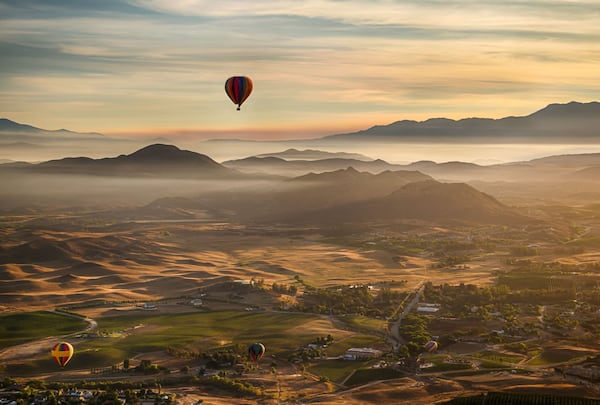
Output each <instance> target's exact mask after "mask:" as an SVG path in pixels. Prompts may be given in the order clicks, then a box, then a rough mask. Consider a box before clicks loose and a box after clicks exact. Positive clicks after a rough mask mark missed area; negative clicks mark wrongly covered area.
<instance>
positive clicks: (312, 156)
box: [254, 148, 374, 161]
mask: <svg viewBox="0 0 600 405" xmlns="http://www.w3.org/2000/svg"><path fill="white" fill-rule="evenodd" d="M254 157H257V158H266V157H277V158H280V159H286V160H322V159H354V160H362V161H369V160H374V159H371V158H370V157H368V156H365V155H362V154H360V153H347V152H325V151H322V150H316V149H305V150H298V149H294V148H290V149H287V150H284V151H283V152H273V153H262V154H260V155H256V156H254Z"/></svg>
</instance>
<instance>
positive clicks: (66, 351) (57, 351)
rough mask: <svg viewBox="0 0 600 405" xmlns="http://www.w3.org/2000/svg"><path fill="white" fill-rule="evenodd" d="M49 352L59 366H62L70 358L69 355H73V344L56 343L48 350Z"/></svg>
mask: <svg viewBox="0 0 600 405" xmlns="http://www.w3.org/2000/svg"><path fill="white" fill-rule="evenodd" d="M50 354H52V357H54V360H56V363H58V365H59V366H61V367H64V366H66V365H67V363H68V362H69V360H71V357H73V346H71V344H70V343H67V342H60V343H57V344H55V345H54V346H53V347H52V350H50Z"/></svg>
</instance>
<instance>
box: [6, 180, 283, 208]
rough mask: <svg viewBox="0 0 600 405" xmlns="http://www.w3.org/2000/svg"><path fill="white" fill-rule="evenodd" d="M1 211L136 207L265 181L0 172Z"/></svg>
mask: <svg viewBox="0 0 600 405" xmlns="http://www.w3.org/2000/svg"><path fill="white" fill-rule="evenodd" d="M0 183H2V188H1V189H0V209H16V208H28V207H43V208H51V207H53V206H56V207H78V206H85V207H90V208H93V207H99V208H100V207H101V208H106V207H111V206H139V205H146V204H149V203H151V202H153V201H155V200H157V199H160V198H165V197H201V196H206V195H209V194H214V193H222V192H229V191H232V192H233V191H239V192H248V191H252V190H258V189H264V190H268V189H270V188H271V187H273V185H274V184H275V182H274V181H268V180H243V181H242V180H197V179H169V178H166V179H165V178H158V179H157V178H144V177H102V176H86V175H56V174H23V175H18V176H15V175H12V174H8V173H0Z"/></svg>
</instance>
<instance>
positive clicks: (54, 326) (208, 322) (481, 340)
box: [0, 215, 600, 404]
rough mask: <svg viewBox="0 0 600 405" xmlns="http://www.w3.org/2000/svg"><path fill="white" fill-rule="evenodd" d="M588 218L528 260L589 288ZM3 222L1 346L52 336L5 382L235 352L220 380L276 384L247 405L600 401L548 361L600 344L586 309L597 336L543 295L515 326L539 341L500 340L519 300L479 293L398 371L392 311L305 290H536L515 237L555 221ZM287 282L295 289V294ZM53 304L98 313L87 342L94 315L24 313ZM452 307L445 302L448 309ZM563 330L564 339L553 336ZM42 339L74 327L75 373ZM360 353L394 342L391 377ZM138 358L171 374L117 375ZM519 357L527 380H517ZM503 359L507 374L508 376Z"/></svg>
mask: <svg viewBox="0 0 600 405" xmlns="http://www.w3.org/2000/svg"><path fill="white" fill-rule="evenodd" d="M577 221H578V222H577V223H578V225H579V227H578V228H577V229H576V230H574V231H573V232H572V234H567V233H564V234H562V233H561V236H560V238H557V240H553V241H551V242H545V243H543V244H542V245H541V246H540V247H539V248H537V249H536V251H535V252H529V251H527V253H528V256H524V257H523V258H522V259H524V260H530V261H533V262H536V263H550V262H556V263H561V264H563V265H565V266H592V267H590V269H591V270H590V269H588V270H585V271H583V270H580V271H582V274H581V275H574V274H571V273H572V272H573V271H571V269H572V267H568V268H566V270H564V271H563V272H562V273H560V275H559V274H558V273H557V274H556V275H555V276H556V277H559V279H560V280H561V281H560V282H561V283H565V285H567V284H568V285H574V286H575V288H579V289H581V291H582V292H585V293H586V294H592V293H593V291H594V290H593V286H594V285H595V284H594V283H597V282H598V280H599V279H600V275H599V274H598V272H596V271H595V270H593V265H594V264H595V263H597V262H598V259H599V258H600V256H599V255H600V253H598V252H600V247H597V246H596V242H595V241H596V239H595V238H596V237H597V235H596V232H597V231H596V229H597V226H598V225H599V224H598V223H597V219H594V218H591V217H589V216H584V217H583V218H579V219H578V220H577ZM559 225H560V224H559ZM559 225H557V228H558V227H559ZM560 226H562V225H560ZM0 232H1V233H2V236H3V242H2V243H3V245H2V247H3V249H4V250H3V251H2V255H3V256H2V258H3V260H2V263H1V264H0V269H1V270H2V274H3V275H4V277H3V278H2V279H1V280H0V304H1V305H2V312H3V314H2V315H1V316H0V328H3V329H1V330H4V331H5V332H4V333H2V337H3V339H4V340H3V341H2V344H3V347H8V346H12V345H14V344H17V343H22V342H24V341H23V340H20V339H24V337H25V336H26V337H27V340H30V339H33V340H35V339H38V338H39V339H41V340H38V341H34V342H31V343H26V342H25V343H22V344H23V346H15V347H10V348H7V349H5V350H3V351H2V352H0V359H2V360H3V366H4V368H3V369H0V372H2V373H4V374H3V375H8V376H12V377H19V378H39V379H44V380H46V381H79V380H83V379H85V380H92V381H94V380H102V379H113V380H119V379H125V380H128V381H144V380H147V379H149V378H150V379H152V378H160V379H161V380H164V381H165V384H166V385H168V384H169V381H176V380H177V379H178V378H190V377H192V376H198V374H199V373H200V370H201V369H203V368H204V367H206V362H207V357H201V354H202V353H204V354H205V356H211V355H216V353H224V352H227V351H231V352H232V353H235V355H236V356H237V357H236V362H238V366H237V367H238V368H239V367H243V368H244V370H243V371H241V372H240V371H238V369H236V368H235V367H233V366H224V367H223V368H222V369H221V372H223V373H225V375H227V376H228V378H232V379H239V380H240V381H244V382H248V383H249V384H254V385H255V386H256V387H260V389H261V390H262V392H263V393H264V394H263V397H262V398H252V397H248V399H247V403H257V404H258V403H261V404H265V403H276V402H275V401H276V400H277V398H279V399H280V400H282V401H288V402H291V403H293V401H296V400H298V399H299V398H300V395H301V397H302V398H303V400H306V401H307V402H310V403H323V404H326V403H331V404H334V403H386V402H390V401H395V400H400V399H402V400H410V401H411V403H415V404H418V403H423V404H425V403H428V404H429V403H434V402H435V401H440V400H443V399H448V398H452V397H455V396H457V395H466V394H468V393H479V392H485V391H486V390H508V391H528V392H545V391H544V390H548V392H557V393H558V392H561V393H562V391H564V392H566V393H569V394H572V395H576V396H577V395H585V396H592V397H594V396H597V395H598V394H597V393H596V392H595V391H593V390H591V389H588V388H585V386H583V385H581V384H580V383H576V382H569V381H567V380H566V379H565V378H564V377H563V376H561V375H560V374H559V373H555V372H553V371H552V367H554V366H556V365H562V366H569V365H570V364H572V363H573V364H576V363H577V362H580V361H583V360H585V359H587V358H590V357H593V356H595V355H597V354H598V353H599V352H600V347H598V345H597V342H596V343H594V337H593V336H594V335H593V332H590V330H593V325H594V322H596V321H595V319H596V318H593V311H592V310H591V309H589V308H587V307H585V308H583V307H582V308H579V309H577V308H576V307H574V306H573V307H572V308H571V307H569V310H571V311H572V312H574V313H576V315H574V316H575V317H577V316H579V312H578V311H580V310H581V311H582V310H583V309H585V310H586V311H587V312H586V314H588V313H589V314H590V315H586V316H588V318H585V319H584V318H582V322H583V324H582V325H583V326H585V327H587V328H588V329H586V330H585V331H584V330H583V329H582V327H583V326H578V328H579V329H573V331H572V335H569V332H568V327H569V326H568V325H562V324H559V320H560V319H562V318H565V315H564V314H562V312H564V308H562V306H561V305H556V306H553V305H545V306H544V308H543V309H540V308H538V309H537V311H538V312H536V310H535V308H533V309H532V308H530V307H531V306H526V305H524V304H519V305H520V306H519V310H518V311H515V312H514V313H515V314H516V315H515V320H516V322H514V323H515V324H516V325H517V326H519V327H523V328H524V326H525V325H530V326H527V327H528V328H530V329H531V328H533V329H534V331H535V330H538V331H539V334H540V336H535V335H532V334H531V331H529V329H527V330H528V331H529V332H527V333H529V334H528V335H524V336H522V337H520V338H517V337H514V338H513V337H510V338H506V339H505V341H504V342H502V343H498V342H494V341H491V340H489V339H490V338H489V336H488V335H489V331H491V330H497V331H499V330H502V329H503V328H504V329H506V328H507V323H506V319H505V318H504V317H503V316H504V313H505V312H506V311H512V310H511V309H510V308H508V309H507V308H505V307H502V306H498V307H493V306H490V307H489V308H488V309H486V311H488V312H489V313H494V312H495V311H497V310H498V309H501V310H502V311H504V312H503V313H502V314H501V315H502V316H501V315H494V316H489V317H488V318H486V319H476V318H474V317H473V316H467V315H468V314H471V309H470V308H471V306H474V304H473V303H470V305H469V307H468V308H469V309H468V310H466V313H467V315H465V314H461V315H460V316H458V314H456V313H454V314H451V313H447V312H444V313H443V316H435V315H433V316H431V318H430V319H431V322H430V324H429V325H428V330H427V333H428V334H429V335H428V336H427V339H429V338H430V337H429V336H439V337H441V339H442V341H443V342H446V341H445V340H443V339H448V344H447V346H443V345H442V346H441V347H440V350H439V352H438V354H437V355H435V356H433V357H430V359H433V360H435V361H434V366H433V367H431V368H429V369H424V370H423V371H422V372H420V373H416V374H415V373H414V372H412V371H407V370H398V369H396V368H395V363H396V362H397V361H398V356H397V354H396V353H394V350H393V347H394V346H393V342H392V340H390V339H391V338H390V336H389V332H388V326H389V323H388V320H387V319H386V318H385V317H381V316H378V317H375V316H367V315H365V314H364V313H343V312H342V313H334V311H333V310H332V309H328V308H327V307H325V308H323V310H322V312H320V313H316V312H312V313H302V312H299V309H298V308H300V307H298V305H300V304H302V303H303V302H304V301H303V300H304V297H303V295H304V292H305V291H306V290H307V289H323V290H324V291H335V290H336V289H340V288H342V287H344V288H348V286H362V285H368V286H369V288H370V290H369V291H370V294H372V295H373V296H378V295H379V294H381V293H382V292H385V291H388V290H389V291H392V292H397V293H398V294H399V295H397V296H395V297H396V298H394V299H397V301H395V302H394V303H393V305H394V306H398V307H399V308H400V309H402V308H403V307H402V306H403V305H404V304H406V302H404V298H406V297H411V294H413V293H414V291H415V290H416V289H417V288H419V287H420V286H422V285H423V284H424V283H431V284H432V285H434V286H435V285H443V284H447V283H451V284H452V285H454V286H457V285H460V284H461V283H462V284H464V285H473V288H491V287H493V286H495V285H496V284H497V282H498V280H499V276H501V275H510V277H508V276H506V277H504V278H503V279H502V280H503V282H504V283H506V285H510V286H511V288H517V287H519V286H521V285H524V284H527V283H533V285H536V283H537V285H539V284H540V282H539V280H544V277H545V276H544V274H546V273H544V271H550V270H547V269H541V270H539V271H538V270H535V271H532V272H527V271H523V272H519V271H517V270H518V269H519V267H518V265H515V264H514V263H512V262H510V261H509V260H508V259H511V254H512V252H514V251H515V246H517V247H519V246H527V245H528V244H535V243H536V242H537V241H538V240H539V239H540V238H541V236H540V235H545V233H544V232H548V230H547V229H541V228H537V229H526V230H523V229H520V230H511V229H505V228H502V227H496V226H489V227H477V228H462V227H457V228H454V229H453V228H449V227H441V226H433V225H431V224H423V223H421V224H417V225H415V224H410V226H408V225H401V224H400V225H397V227H395V228H389V229H382V228H381V226H380V225H377V226H373V227H372V228H369V227H360V228H357V230H356V232H353V233H352V234H351V236H350V235H348V234H342V235H333V236H332V233H334V234H335V233H336V232H338V231H337V230H331V229H319V228H303V227H298V228H294V227H275V226H270V225H269V226H267V225H244V224H241V223H235V222H218V223H217V222H214V223H210V222H183V223H182V222H177V221H173V222H170V221H164V222H160V223H152V222H143V223H140V222H125V221H123V222H118V221H117V222H114V221H113V222H106V223H95V224H90V223H88V222H86V221H82V220H80V219H78V218H77V217H69V218H55V219H54V220H53V221H51V222H47V221H45V220H43V218H40V217H36V216H35V215H34V216H29V217H27V218H20V219H19V220H17V219H16V218H12V219H11V218H5V221H4V222H3V224H2V227H1V228H0ZM561 232H562V231H561ZM581 245H584V246H585V248H584V249H583V250H581V249H580V247H581ZM530 253H531V254H530ZM455 259H456V260H458V262H456V264H455V263H454V262H452V260H455ZM517 259H521V258H517ZM532 280H533V281H532ZM273 283H276V285H278V286H279V287H277V289H276V288H275V286H273ZM544 285H545V284H544ZM556 285H558V284H556ZM281 286H283V287H284V288H283V289H282V287H281ZM290 287H294V288H296V290H297V291H295V292H289V291H287V290H285V289H288V288H290ZM549 287H550V288H551V287H552V286H549ZM519 288H520V287H519ZM445 299H447V298H445ZM194 302H196V303H194ZM144 304H147V305H146V306H144ZM488 305H492V304H488ZM494 305H495V304H494ZM54 307H61V308H67V309H68V310H69V311H71V312H74V313H76V314H79V315H81V316H83V317H88V318H92V319H94V320H95V321H96V322H97V328H96V329H94V331H93V333H90V334H79V333H78V332H80V331H83V330H84V329H86V327H87V326H88V324H87V323H85V322H84V321H83V320H81V319H76V318H66V317H63V316H59V315H53V314H49V313H43V316H42V319H40V318H38V317H39V316H41V315H39V314H40V313H38V312H32V313H31V315H29V314H27V311H38V310H40V309H51V308H54ZM449 308H451V304H450V303H449V302H446V303H445V304H444V307H443V310H444V311H449ZM592 308H595V307H592ZM415 309H416V308H412V313H414V312H415ZM519 311H523V313H522V314H521V313H519ZM539 311H542V312H539ZM442 312H443V311H442ZM398 313H401V311H399V312H398ZM506 313H508V312H506ZM511 313H512V312H511ZM561 314H562V315H561ZM555 315H556V316H558V318H556V319H555V318H554V316H555ZM57 316H59V318H55V317H57ZM561 317H562V318H561ZM565 319H566V318H565ZM15 320H19V322H17V323H15ZM586 322H587V323H586ZM40 325H42V328H40V327H39V326H40ZM511 325H512V324H511ZM531 325H533V326H531ZM569 325H570V324H569ZM561 328H562V329H561ZM590 328H591V329H590ZM521 333H522V331H521ZM515 334H516V333H515ZM560 334H563V335H565V336H562V335H560ZM327 335H331V336H332V338H333V342H332V343H329V344H327V345H326V347H320V346H318V345H317V350H318V353H316V352H311V350H313V349H308V347H309V345H314V344H315V342H316V341H317V340H318V339H319V338H325V337H326V336H327ZM516 335H518V334H516ZM559 335H560V336H561V343H560V344H553V342H557V336H559ZM47 336H56V337H60V336H67V337H68V340H69V341H70V342H71V343H73V345H74V346H75V349H76V355H75V356H74V358H73V359H72V360H71V362H70V363H69V367H68V368H67V369H65V370H61V371H60V372H57V370H56V366H55V365H54V363H53V361H52V360H51V359H50V358H49V356H48V345H49V344H50V340H44V338H46V337H47ZM448 336H450V337H448ZM577 336H579V337H582V336H585V337H586V338H585V339H583V338H578V337H577ZM452 339H454V340H452ZM586 339H587V340H586ZM254 341H260V342H262V343H264V344H265V346H266V347H267V351H266V354H265V356H264V357H263V359H262V360H261V361H260V362H259V364H258V365H254V364H252V363H251V362H248V360H247V358H246V356H245V349H246V346H247V344H248V343H251V342H254ZM520 341H524V342H526V344H527V348H526V350H525V351H524V352H519V353H516V352H513V351H511V350H514V349H515V348H516V346H515V347H513V346H511V345H513V344H515V343H518V342H520ZM362 347H366V348H376V349H379V350H381V351H382V356H383V358H384V359H385V360H388V365H387V366H386V367H384V368H382V369H378V368H371V367H372V366H373V365H375V364H378V363H379V361H378V360H373V361H367V360H363V361H342V360H338V359H336V357H338V356H341V355H343V354H344V353H346V350H347V349H349V348H362ZM21 348H22V350H21ZM303 356H306V359H303ZM423 358H424V359H426V358H427V357H426V356H424V357H423ZM125 359H128V360H129V361H130V364H131V367H132V368H133V367H136V366H138V365H140V364H141V361H142V360H148V361H150V362H152V364H154V365H156V367H158V370H159V371H158V374H149V375H145V374H143V373H139V372H138V373H135V372H131V371H130V372H127V373H126V372H124V371H123V370H122V365H123V362H124V360H125ZM448 359H451V360H453V361H454V360H456V361H457V363H455V364H454V363H452V362H447V360H448ZM461 362H463V363H461ZM113 366H114V368H113ZM511 367H514V368H516V369H519V370H520V371H519V372H520V373H523V374H519V375H514V374H512V373H510V369H511ZM495 368H501V369H507V370H508V371H507V372H506V373H505V374H498V371H497V370H495ZM463 369H464V371H461V370H463ZM182 370H186V371H182ZM356 370H358V371H356ZM92 372H94V373H97V374H94V373H92ZM209 372H210V373H212V372H213V371H212V370H209ZM353 373H354V374H353ZM461 373H462V374H461ZM469 373H475V374H469ZM348 377H350V378H349V379H348ZM500 377H501V378H500ZM347 379H348V380H347ZM379 380H385V381H383V382H380V381H379ZM344 382H345V383H344ZM343 384H345V385H343ZM188 388H189V387H188ZM174 390H175V391H176V390H180V391H181V390H183V388H182V387H180V388H174ZM184 391H185V390H183V391H181V392H182V393H183V392H184ZM185 392H186V396H185V397H183V394H182V396H181V397H180V398H179V401H180V403H186V402H185V401H188V402H189V403H191V402H192V399H201V398H202V399H205V401H206V403H215V404H218V403H227V398H228V395H229V394H228V392H227V391H219V390H215V391H214V392H213V391H210V390H207V389H204V388H202V389H191V391H189V390H188V391H185ZM186 398H187V399H186ZM211 401H212V402H211Z"/></svg>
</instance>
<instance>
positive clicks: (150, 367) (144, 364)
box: [135, 360, 167, 374]
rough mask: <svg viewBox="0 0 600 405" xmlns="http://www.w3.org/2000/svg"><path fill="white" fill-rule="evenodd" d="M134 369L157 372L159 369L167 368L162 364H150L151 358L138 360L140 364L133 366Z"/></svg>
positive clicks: (149, 372) (164, 369) (146, 372)
mask: <svg viewBox="0 0 600 405" xmlns="http://www.w3.org/2000/svg"><path fill="white" fill-rule="evenodd" d="M135 371H136V372H141V373H144V374H157V373H160V372H161V371H167V369H166V368H165V367H163V366H159V365H157V364H152V361H151V360H142V361H140V364H139V365H138V366H137V367H136V368H135Z"/></svg>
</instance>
